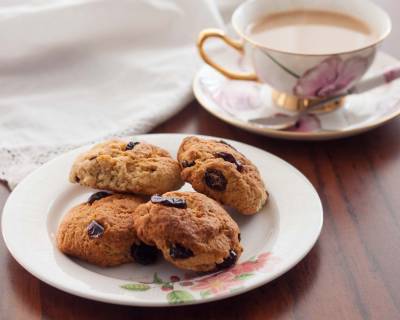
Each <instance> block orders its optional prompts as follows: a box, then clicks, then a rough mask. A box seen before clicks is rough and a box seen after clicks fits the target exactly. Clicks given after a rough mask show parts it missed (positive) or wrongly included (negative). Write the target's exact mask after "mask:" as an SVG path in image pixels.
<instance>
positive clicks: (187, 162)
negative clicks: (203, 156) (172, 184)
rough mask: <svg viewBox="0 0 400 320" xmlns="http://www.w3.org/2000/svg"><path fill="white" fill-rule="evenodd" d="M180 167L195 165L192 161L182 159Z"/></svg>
mask: <svg viewBox="0 0 400 320" xmlns="http://www.w3.org/2000/svg"><path fill="white" fill-rule="evenodd" d="M181 165H182V168H188V167H193V166H194V165H195V162H194V161H187V160H183V161H182V162H181Z"/></svg>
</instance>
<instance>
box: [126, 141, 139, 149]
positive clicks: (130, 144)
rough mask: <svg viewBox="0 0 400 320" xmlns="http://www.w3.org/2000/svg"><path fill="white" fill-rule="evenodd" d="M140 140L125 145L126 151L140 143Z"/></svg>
mask: <svg viewBox="0 0 400 320" xmlns="http://www.w3.org/2000/svg"><path fill="white" fill-rule="evenodd" d="M139 143H140V142H133V141H129V142H128V144H127V145H126V147H125V151H127V150H132V149H133V148H134V147H135V146H136V145H138V144H139Z"/></svg>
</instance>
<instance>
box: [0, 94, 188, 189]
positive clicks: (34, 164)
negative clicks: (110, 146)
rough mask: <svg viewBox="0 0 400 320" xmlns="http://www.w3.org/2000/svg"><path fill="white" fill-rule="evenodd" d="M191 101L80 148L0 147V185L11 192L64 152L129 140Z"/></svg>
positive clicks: (148, 129)
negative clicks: (105, 142) (97, 144)
mask: <svg viewBox="0 0 400 320" xmlns="http://www.w3.org/2000/svg"><path fill="white" fill-rule="evenodd" d="M192 99H193V96H192V94H189V95H187V97H186V98H185V99H184V102H183V103H182V105H181V106H180V107H177V108H175V109H174V110H169V111H168V112H165V113H164V114H161V113H160V115H159V118H158V121H156V122H155V120H154V118H151V119H149V120H145V119H141V121H140V123H138V122H135V123H134V124H133V125H132V126H130V127H129V128H127V129H124V130H120V131H117V132H113V133H111V134H107V135H105V136H102V137H99V138H97V139H95V140H88V141H83V142H80V143H79V144H62V145H59V146H45V145H43V146H39V145H35V146H24V147H16V148H5V147H1V146H0V181H4V182H6V183H7V184H8V187H9V188H10V189H14V188H15V187H16V186H17V184H18V183H19V182H21V180H22V179H23V178H25V177H26V176H27V175H28V174H29V173H31V172H32V171H34V170H35V169H37V168H38V167H40V166H41V165H43V164H44V163H46V162H48V161H50V160H51V159H53V158H55V157H56V156H58V155H61V154H63V153H65V152H67V151H70V150H73V149H76V148H78V147H81V146H84V145H87V144H94V143H98V142H101V141H104V140H108V139H112V138H128V137H132V135H136V134H143V133H146V132H148V131H150V130H152V129H153V128H154V127H156V126H157V125H159V124H160V123H162V122H164V121H165V120H167V119H168V118H170V117H171V116H172V115H173V114H175V113H177V112H179V111H180V110H181V109H183V108H184V107H185V106H186V105H187V104H188V103H189V102H190V101H191V100H192Z"/></svg>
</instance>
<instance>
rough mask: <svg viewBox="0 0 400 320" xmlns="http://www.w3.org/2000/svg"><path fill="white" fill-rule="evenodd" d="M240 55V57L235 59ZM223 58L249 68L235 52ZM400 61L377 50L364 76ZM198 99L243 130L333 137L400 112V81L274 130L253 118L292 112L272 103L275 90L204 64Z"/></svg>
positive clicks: (296, 136)
mask: <svg viewBox="0 0 400 320" xmlns="http://www.w3.org/2000/svg"><path fill="white" fill-rule="evenodd" d="M235 58H236V59H235ZM219 60H222V61H225V62H226V64H228V65H229V64H230V65H231V66H230V67H232V66H233V67H235V68H236V69H239V70H242V69H244V65H245V63H244V62H243V61H242V59H239V58H237V56H236V55H235V53H232V52H229V51H228V52H221V53H220V54H219ZM399 64H400V61H399V60H397V59H395V58H394V57H392V56H390V55H388V54H385V53H383V52H378V53H377V55H376V59H375V61H374V63H373V65H372V66H371V68H370V70H369V71H368V73H367V74H366V76H365V78H368V77H370V76H373V75H376V74H379V73H382V72H383V71H384V70H385V69H388V68H389V67H393V66H396V65H397V66H398V65H399ZM193 91H194V94H195V96H196V98H197V100H198V101H199V103H200V104H201V105H202V106H203V107H204V108H205V109H206V110H208V111H209V112H210V113H211V114H213V115H214V116H216V117H218V118H220V119H221V120H223V121H226V122H228V123H230V124H232V125H234V126H237V127H239V128H242V129H245V130H248V131H251V132H255V133H259V134H262V135H265V136H269V137H274V138H281V139H291V140H328V139H336V138H341V137H347V136H352V135H355V134H358V133H361V132H365V131H368V130H371V129H373V128H376V127H378V126H380V125H382V124H384V123H386V122H387V121H389V120H391V119H393V118H395V117H396V116H398V115H399V114H400V80H399V81H394V82H392V83H390V84H386V85H384V86H381V87H378V88H376V89H374V90H371V91H368V92H366V93H363V94H359V95H351V96H348V97H346V99H345V102H344V105H343V106H342V107H341V108H339V109H337V110H335V111H332V112H329V113H317V114H308V115H305V116H303V117H302V118H301V119H300V120H299V121H298V123H297V124H296V126H294V127H292V128H289V129H286V130H275V129H271V128H267V127H264V126H262V125H261V124H257V123H254V122H250V121H249V120H250V119H254V118H263V117H274V116H277V115H280V114H289V115H290V114H293V113H291V112H290V111H286V110H285V109H282V108H280V107H278V106H275V105H274V103H273V102H272V92H273V90H272V88H271V87H270V86H268V85H267V84H261V83H258V82H254V81H240V80H230V79H228V78H226V77H224V76H223V75H221V74H220V73H218V72H217V71H216V70H214V69H212V68H211V67H209V66H208V65H204V66H203V67H202V68H201V69H200V70H199V71H198V73H197V75H196V77H195V79H194V82H193Z"/></svg>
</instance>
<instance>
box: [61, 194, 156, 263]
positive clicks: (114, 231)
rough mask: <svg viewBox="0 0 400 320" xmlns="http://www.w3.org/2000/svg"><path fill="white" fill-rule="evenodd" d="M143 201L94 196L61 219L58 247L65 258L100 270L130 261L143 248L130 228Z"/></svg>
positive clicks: (112, 196)
mask: <svg viewBox="0 0 400 320" xmlns="http://www.w3.org/2000/svg"><path fill="white" fill-rule="evenodd" d="M144 201H145V200H144V199H142V198H141V197H138V196H132V195H122V194H109V193H107V192H98V193H95V194H94V195H92V196H91V197H90V198H89V200H88V202H86V203H82V204H79V205H77V206H75V207H74V208H72V209H71V210H70V211H69V212H68V214H67V215H66V216H65V217H64V218H63V220H62V222H61V224H60V226H59V228H58V231H57V236H56V239H57V247H58V248H59V249H60V250H61V251H62V252H63V253H65V254H67V255H71V256H74V257H77V258H79V259H82V260H85V261H87V262H90V263H93V264H96V265H99V266H102V267H111V266H117V265H120V264H123V263H126V262H131V261H133V260H134V259H133V257H132V255H134V253H135V252H136V251H137V248H142V247H141V243H140V241H139V240H138V238H137V237H136V232H135V231H134V228H133V218H132V217H133V211H134V210H135V209H136V208H137V206H138V205H140V204H141V203H143V202H144ZM142 251H143V248H142ZM154 251H155V249H153V253H154ZM153 257H156V252H155V253H154V254H153ZM146 258H147V259H148V257H146ZM154 259H155V258H154ZM139 262H140V261H139Z"/></svg>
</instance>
